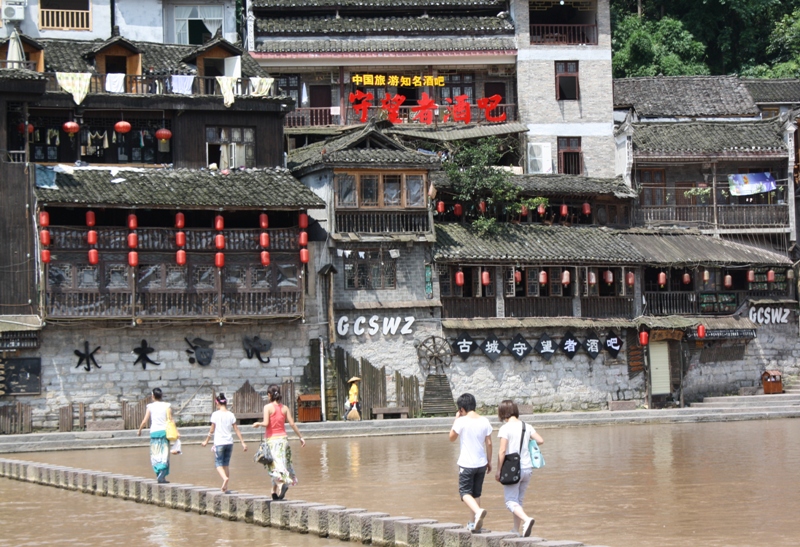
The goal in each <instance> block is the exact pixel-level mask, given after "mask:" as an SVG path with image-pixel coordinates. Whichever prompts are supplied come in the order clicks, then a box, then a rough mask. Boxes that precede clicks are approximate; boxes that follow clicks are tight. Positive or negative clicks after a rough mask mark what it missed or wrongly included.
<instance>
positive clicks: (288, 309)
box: [222, 292, 302, 317]
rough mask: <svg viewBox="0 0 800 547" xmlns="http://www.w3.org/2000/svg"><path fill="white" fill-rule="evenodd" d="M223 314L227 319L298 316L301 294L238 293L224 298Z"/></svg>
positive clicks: (228, 294)
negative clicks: (237, 317)
mask: <svg viewBox="0 0 800 547" xmlns="http://www.w3.org/2000/svg"><path fill="white" fill-rule="evenodd" d="M222 305H223V314H224V315H225V316H226V317H236V316H246V317H253V316H258V315H267V316H270V317H279V316H297V315H300V314H301V312H302V310H301V309H300V306H301V305H302V301H301V298H300V293H299V292H281V293H278V292H237V293H225V294H223V296H222Z"/></svg>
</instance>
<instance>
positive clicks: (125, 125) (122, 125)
mask: <svg viewBox="0 0 800 547" xmlns="http://www.w3.org/2000/svg"><path fill="white" fill-rule="evenodd" d="M130 130H131V124H130V123H129V122H126V121H125V120H120V121H118V122H117V123H115V124H114V131H116V132H117V133H121V134H122V135H124V134H125V133H128V132H129V131H130Z"/></svg>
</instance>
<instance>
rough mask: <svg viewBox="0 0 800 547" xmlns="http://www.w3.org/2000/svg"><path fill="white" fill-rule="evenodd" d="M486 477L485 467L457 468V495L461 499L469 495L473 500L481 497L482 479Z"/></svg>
mask: <svg viewBox="0 0 800 547" xmlns="http://www.w3.org/2000/svg"><path fill="white" fill-rule="evenodd" d="M485 476H486V466H485V465H484V466H483V467H459V468H458V493H459V495H460V496H461V497H462V498H463V497H464V496H466V495H468V494H469V495H470V496H472V497H473V498H479V497H481V494H482V493H483V478H484V477H485Z"/></svg>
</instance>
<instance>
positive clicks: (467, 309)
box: [442, 296, 497, 319]
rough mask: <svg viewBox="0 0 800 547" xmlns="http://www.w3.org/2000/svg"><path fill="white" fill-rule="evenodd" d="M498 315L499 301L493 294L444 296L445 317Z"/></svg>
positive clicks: (443, 314) (467, 317)
mask: <svg viewBox="0 0 800 547" xmlns="http://www.w3.org/2000/svg"><path fill="white" fill-rule="evenodd" d="M496 316H497V303H496V300H495V298H494V297H493V296H491V297H480V298H465V297H460V296H446V297H442V317H443V318H444V319H472V318H476V317H496Z"/></svg>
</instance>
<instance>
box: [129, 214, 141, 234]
mask: <svg viewBox="0 0 800 547" xmlns="http://www.w3.org/2000/svg"><path fill="white" fill-rule="evenodd" d="M138 227H139V219H138V218H136V215H135V214H134V213H131V214H129V215H128V229H129V230H135V229H136V228H138Z"/></svg>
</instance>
